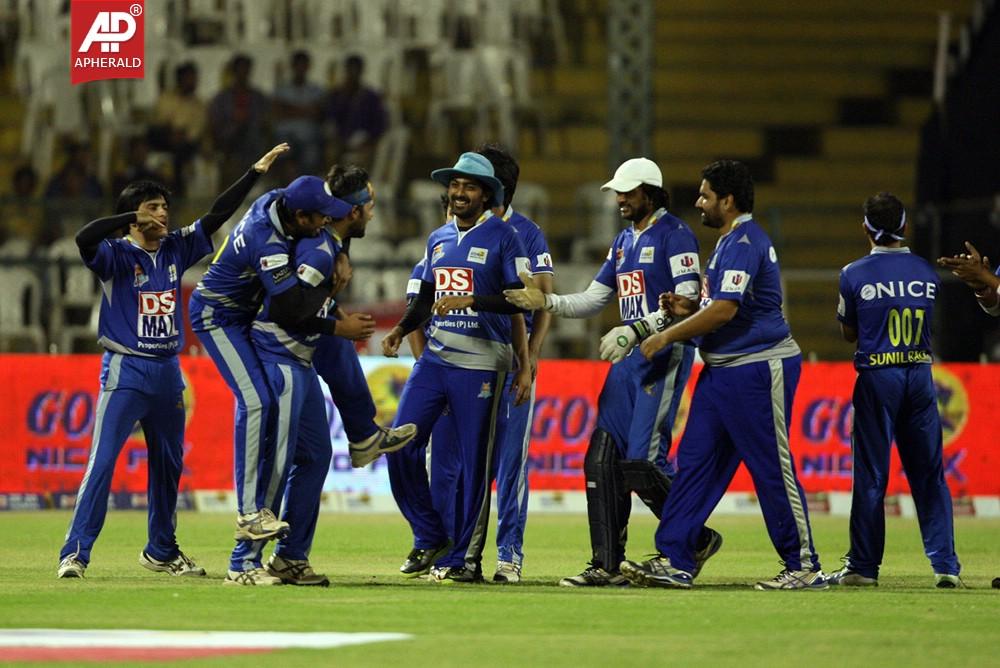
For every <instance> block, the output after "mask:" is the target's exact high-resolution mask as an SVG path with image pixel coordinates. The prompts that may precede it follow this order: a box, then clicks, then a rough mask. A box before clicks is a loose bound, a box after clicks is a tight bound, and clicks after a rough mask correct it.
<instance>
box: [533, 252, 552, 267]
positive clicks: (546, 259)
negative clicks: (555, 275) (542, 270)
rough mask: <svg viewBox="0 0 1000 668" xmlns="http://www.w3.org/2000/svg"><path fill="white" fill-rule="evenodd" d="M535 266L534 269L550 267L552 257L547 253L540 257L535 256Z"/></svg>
mask: <svg viewBox="0 0 1000 668" xmlns="http://www.w3.org/2000/svg"><path fill="white" fill-rule="evenodd" d="M535 266H536V267H552V255H550V254H549V253H542V254H541V255H536V256H535Z"/></svg>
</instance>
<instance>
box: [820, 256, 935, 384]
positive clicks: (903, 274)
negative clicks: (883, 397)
mask: <svg viewBox="0 0 1000 668" xmlns="http://www.w3.org/2000/svg"><path fill="white" fill-rule="evenodd" d="M940 287H941V283H940V281H939V279H938V276H937V272H935V271H934V268H933V267H931V265H930V264H929V263H928V262H927V261H926V260H924V259H923V258H921V257H917V256H916V255H913V254H911V253H910V249H908V248H885V247H882V246H876V247H875V248H873V249H872V252H871V254H870V255H867V256H865V257H863V258H861V259H860V260H856V261H854V262H852V263H851V264H849V265H847V266H846V267H844V268H843V270H841V272H840V302H839V304H838V306H837V319H838V320H840V321H841V322H842V323H844V324H845V325H847V326H848V327H852V328H854V329H855V330H856V331H857V333H858V350H857V352H856V353H854V366H855V367H856V368H858V369H871V368H878V367H887V366H904V365H909V364H930V363H931V316H932V314H933V311H934V300H935V298H936V297H937V293H938V290H939V289H940Z"/></svg>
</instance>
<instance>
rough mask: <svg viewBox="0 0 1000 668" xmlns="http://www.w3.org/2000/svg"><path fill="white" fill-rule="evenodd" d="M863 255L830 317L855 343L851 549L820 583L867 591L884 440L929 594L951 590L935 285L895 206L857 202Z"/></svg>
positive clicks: (843, 278) (880, 524)
mask: <svg viewBox="0 0 1000 668" xmlns="http://www.w3.org/2000/svg"><path fill="white" fill-rule="evenodd" d="M864 210H865V219H864V223H863V225H864V229H865V233H866V234H867V236H868V241H869V243H870V244H871V249H872V250H871V253H870V254H868V255H867V256H865V257H863V258H861V259H860V260H857V261H855V262H852V263H851V264H849V265H847V266H846V267H844V269H843V271H841V273H840V303H839V305H838V307H837V319H838V320H839V321H840V328H841V331H842V332H843V335H844V339H845V340H847V341H849V342H851V343H854V342H857V351H856V352H855V354H854V366H855V368H856V369H857V371H858V378H857V381H856V382H855V384H854V398H853V401H854V428H853V430H852V433H851V452H852V454H853V456H854V485H853V493H852V498H851V548H850V551H849V552H848V553H847V558H846V559H845V563H844V567H843V568H842V569H840V570H839V571H836V572H835V573H831V574H830V578H829V579H830V584H839V585H846V586H875V585H877V584H878V574H879V566H880V565H881V564H882V554H883V552H884V550H885V490H886V485H887V484H888V483H889V453H890V451H891V450H892V443H893V440H895V442H896V449H897V450H898V452H899V458H900V460H901V461H902V463H903V470H904V471H906V480H907V482H908V483H909V485H910V492H911V493H912V494H913V503H914V504H915V505H916V507H917V519H918V520H919V522H920V533H921V535H922V536H923V539H924V552H925V553H926V554H927V558H928V559H930V560H931V566H932V567H933V568H934V577H935V579H936V584H937V586H938V587H939V588H944V589H951V588H955V587H958V586H959V585H960V584H961V580H959V577H958V573H959V569H960V564H959V563H958V556H957V555H956V554H955V530H954V524H953V521H952V509H951V493H950V492H949V491H948V483H947V482H945V479H944V464H943V462H942V457H943V446H942V434H941V416H940V415H939V414H938V402H937V391H936V390H935V389H934V378H933V377H932V376H931V361H932V356H931V318H932V316H933V313H934V302H935V299H936V297H937V293H938V291H939V289H940V287H941V283H940V281H939V280H938V277H937V273H936V272H935V271H934V268H933V267H932V266H931V265H930V263H928V262H927V261H926V260H924V259H923V258H921V257H918V256H916V255H913V254H912V253H910V249H909V248H906V247H904V246H903V245H902V241H903V239H904V238H905V237H904V235H905V230H906V212H905V211H903V204H902V202H900V201H899V200H898V199H897V198H896V197H895V196H893V195H891V194H889V193H884V192H883V193H879V194H877V195H875V196H874V197H870V198H868V200H866V201H865V209H864Z"/></svg>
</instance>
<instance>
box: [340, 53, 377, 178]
mask: <svg viewBox="0 0 1000 668" xmlns="http://www.w3.org/2000/svg"><path fill="white" fill-rule="evenodd" d="M364 69H365V61H364V60H363V59H362V58H361V56H357V55H353V56H349V57H348V58H347V60H346V61H345V63H344V82H343V83H342V84H341V85H340V86H339V87H338V88H335V89H334V90H333V91H332V92H331V93H330V97H329V100H328V102H327V118H328V119H329V120H331V121H333V124H334V126H335V131H336V139H337V143H338V146H337V149H336V153H337V155H338V157H337V159H336V160H335V161H334V162H340V163H353V164H357V165H365V166H371V158H372V154H373V153H374V150H375V144H377V143H378V140H379V138H380V137H381V136H382V135H383V134H384V133H385V131H386V128H387V127H388V118H387V117H386V112H385V107H384V106H383V104H382V96H381V94H379V93H378V91H376V90H374V89H373V88H369V87H368V86H365V85H364V84H362V83H361V75H362V73H363V72H364Z"/></svg>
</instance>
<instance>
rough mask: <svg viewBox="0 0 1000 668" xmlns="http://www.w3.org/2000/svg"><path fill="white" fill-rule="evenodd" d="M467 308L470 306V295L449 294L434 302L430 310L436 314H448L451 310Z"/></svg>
mask: <svg viewBox="0 0 1000 668" xmlns="http://www.w3.org/2000/svg"><path fill="white" fill-rule="evenodd" d="M467 308H472V297H464V296H458V295H450V296H448V297H442V298H441V299H439V300H437V301H436V302H434V306H432V307H431V310H432V311H433V312H434V313H437V314H438V315H448V314H449V313H451V312H452V311H464V310H465V309H467Z"/></svg>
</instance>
